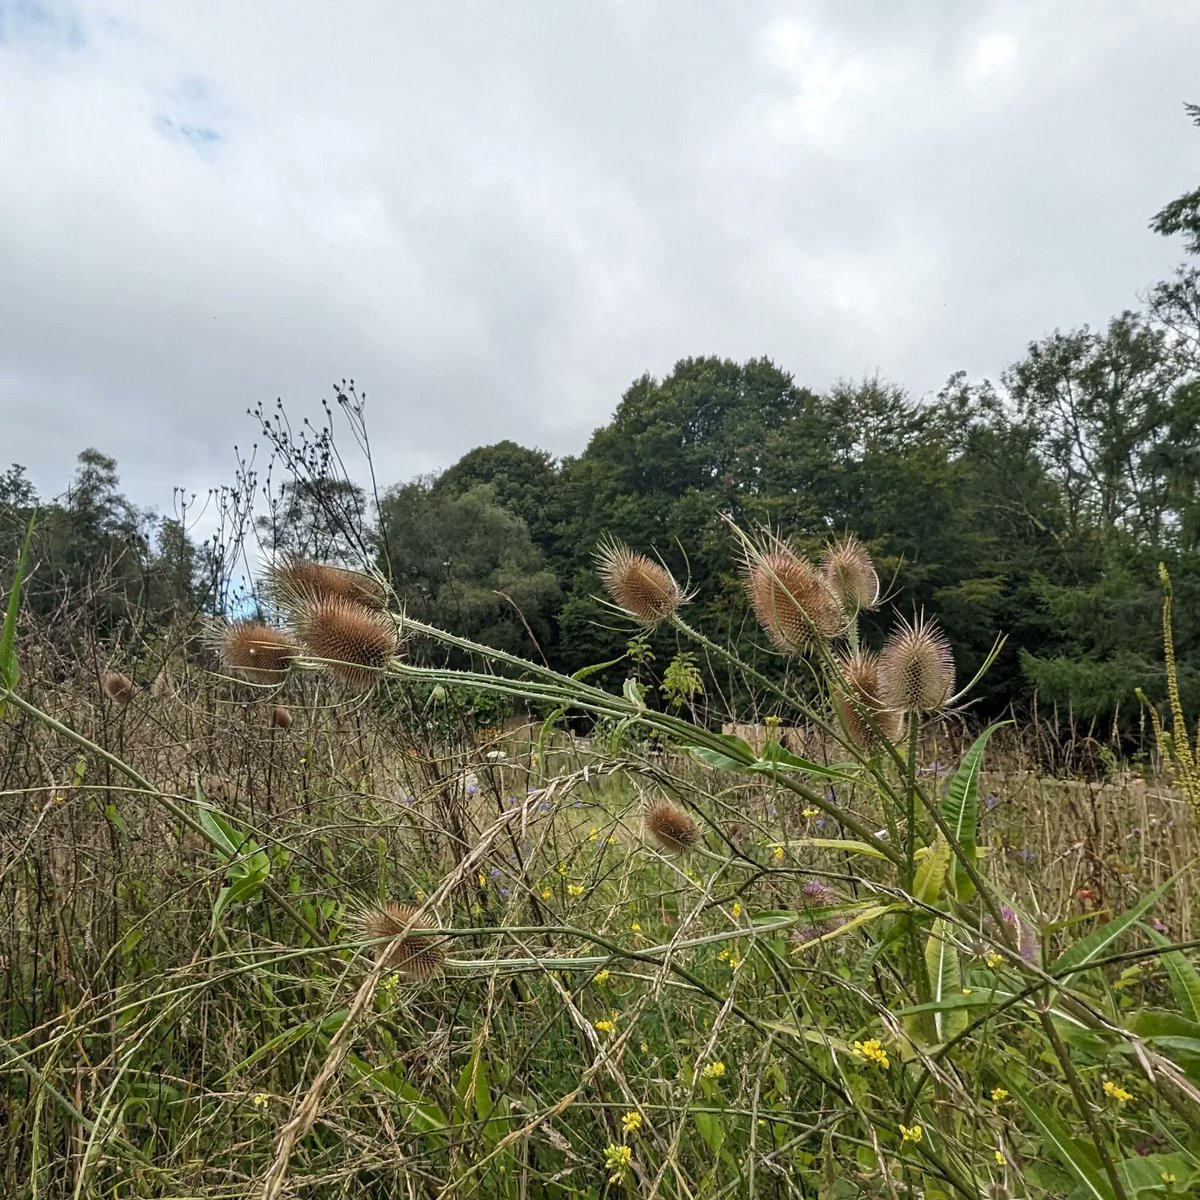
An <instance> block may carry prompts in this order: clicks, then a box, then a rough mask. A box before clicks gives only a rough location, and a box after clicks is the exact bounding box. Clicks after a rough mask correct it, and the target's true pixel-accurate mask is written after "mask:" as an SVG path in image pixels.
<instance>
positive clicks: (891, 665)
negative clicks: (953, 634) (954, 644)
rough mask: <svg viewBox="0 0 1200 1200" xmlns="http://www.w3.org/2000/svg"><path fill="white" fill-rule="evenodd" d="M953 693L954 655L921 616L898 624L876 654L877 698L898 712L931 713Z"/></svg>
mask: <svg viewBox="0 0 1200 1200" xmlns="http://www.w3.org/2000/svg"><path fill="white" fill-rule="evenodd" d="M953 690H954V655H953V653H952V652H951V650H950V643H949V642H948V641H947V640H946V638H945V636H944V635H943V634H942V633H941V631H940V630H938V629H937V627H936V626H935V625H934V624H933V623H932V622H930V621H927V620H926V619H925V617H924V616H918V617H916V618H915V619H914V620H913V621H912V623H911V624H910V623H909V622H908V621H901V622H900V624H899V626H898V627H897V628H896V629H894V630H893V631H892V634H891V636H890V637H889V638H888V640H887V642H886V644H885V645H884V647H883V650H882V652H881V653H880V655H879V697H880V699H881V700H882V701H883V703H884V704H885V705H886V706H887V707H888V708H891V709H896V710H899V711H900V712H933V711H935V710H936V709H939V708H941V707H942V706H943V705H944V704H945V703H946V701H947V700H948V699H949V698H950V693H951V692H952V691H953Z"/></svg>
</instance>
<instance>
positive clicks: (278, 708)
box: [271, 704, 292, 729]
mask: <svg viewBox="0 0 1200 1200" xmlns="http://www.w3.org/2000/svg"><path fill="white" fill-rule="evenodd" d="M271 724H272V726H274V728H276V729H290V728H291V727H292V714H291V711H290V709H288V708H286V707H285V706H284V705H282V704H277V705H275V710H274V711H273V712H272V713H271Z"/></svg>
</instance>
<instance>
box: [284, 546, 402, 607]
mask: <svg viewBox="0 0 1200 1200" xmlns="http://www.w3.org/2000/svg"><path fill="white" fill-rule="evenodd" d="M268 582H269V586H270V590H271V592H272V594H273V595H274V597H275V599H276V600H277V601H278V602H279V603H280V604H281V605H283V607H285V608H292V607H294V606H295V604H296V603H297V602H298V601H301V600H303V599H305V598H312V599H322V600H325V599H339V600H348V601H351V602H352V603H354V604H361V605H362V606H363V608H386V607H387V590H386V588H385V587H384V585H383V583H382V581H381V580H379V579H377V578H375V576H374V575H367V574H366V573H364V572H362V571H351V570H349V569H348V568H346V567H335V566H334V565H333V564H332V563H317V562H307V561H305V560H304V559H302V558H296V557H291V558H285V559H283V560H282V561H281V562H278V563H276V564H275V566H274V567H272V568H271V573H270V576H269V581H268Z"/></svg>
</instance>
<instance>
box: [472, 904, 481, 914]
mask: <svg viewBox="0 0 1200 1200" xmlns="http://www.w3.org/2000/svg"><path fill="white" fill-rule="evenodd" d="M471 916H473V917H481V916H483V905H482V904H472V905H471Z"/></svg>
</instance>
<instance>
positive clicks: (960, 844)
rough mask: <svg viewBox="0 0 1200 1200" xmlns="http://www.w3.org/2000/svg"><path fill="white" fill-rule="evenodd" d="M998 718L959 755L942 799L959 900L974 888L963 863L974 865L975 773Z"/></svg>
mask: <svg viewBox="0 0 1200 1200" xmlns="http://www.w3.org/2000/svg"><path fill="white" fill-rule="evenodd" d="M1009 723H1010V722H1008V721H1001V722H998V723H997V724H995V725H989V726H988V727H987V728H986V729H985V730H984V731H983V732H982V733H981V734H980V735H979V737H977V738H976V739H975V744H974V745H973V746H972V747H971V748H970V750H968V751H967V753H966V754H965V755H964V756H963V760H962V762H961V763H960V764H959V767H958V770H957V771H955V773H954V778H953V779H951V780H950V786H949V787H948V788H947V789H946V795H945V798H944V799H943V800H942V806H941V807H942V820H944V821H945V822H946V824H947V825H948V826H949V828H950V837H951V842H952V848H953V850H954V854H955V859H956V861H955V864H954V876H953V890H954V894H955V895H956V896H957V897H958V898H959V899H960V900H969V899H970V898H971V893H972V892H973V891H974V889H973V887H972V885H971V880H970V877H969V876H968V875H967V872H966V868H965V867H964V866H963V863H964V862H966V863H969V864H970V865H971V866H974V865H975V859H976V850H975V831H976V828H977V826H978V824H979V776H980V773H981V772H982V770H983V752H984V750H986V749H987V744H988V739H989V738H990V737H991V736H992V734H993V733H995V732H996V730H997V729H999V728H1000V727H1001V726H1002V725H1007V724H1009Z"/></svg>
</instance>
